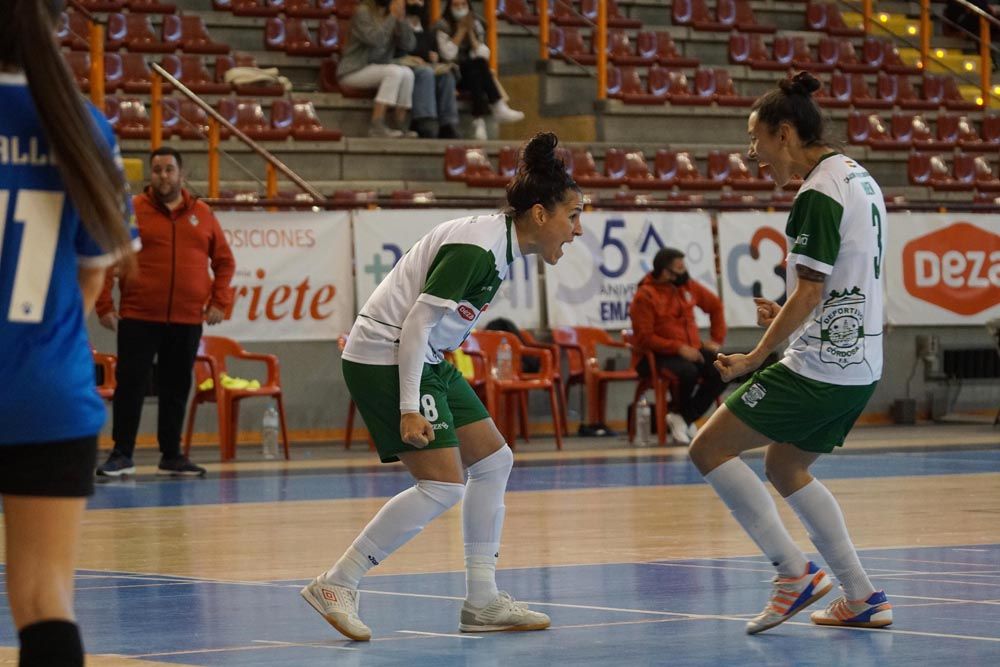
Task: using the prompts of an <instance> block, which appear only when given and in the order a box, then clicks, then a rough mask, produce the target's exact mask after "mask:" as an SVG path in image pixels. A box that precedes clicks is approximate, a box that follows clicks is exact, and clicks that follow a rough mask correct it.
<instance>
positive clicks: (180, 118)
mask: <svg viewBox="0 0 1000 667" xmlns="http://www.w3.org/2000/svg"><path fill="white" fill-rule="evenodd" d="M163 101H164V103H167V102H174V103H176V107H174V108H170V106H173V105H169V106H168V105H166V104H165V105H164V117H166V116H167V114H168V113H176V115H177V122H176V123H174V124H173V125H172V131H171V134H173V135H174V136H179V137H181V138H183V139H205V138H207V137H208V114H207V113H206V112H205V111H204V110H203V109H202V108H201V107H199V106H198V105H197V104H195V103H194V102H192V101H191V100H189V99H187V98H183V99H179V100H178V99H176V98H164V100H163Z"/></svg>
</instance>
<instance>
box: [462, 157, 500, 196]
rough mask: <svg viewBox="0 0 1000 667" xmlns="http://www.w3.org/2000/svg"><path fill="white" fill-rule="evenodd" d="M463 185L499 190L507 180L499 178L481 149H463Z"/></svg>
mask: <svg viewBox="0 0 1000 667" xmlns="http://www.w3.org/2000/svg"><path fill="white" fill-rule="evenodd" d="M465 184H466V185H468V186H471V187H479V188H500V187H503V186H504V185H506V184H507V180H506V179H504V178H503V177H502V176H500V175H499V174H498V173H497V172H496V171H495V170H494V169H493V165H492V164H491V163H490V159H489V157H488V156H487V155H486V151H484V150H483V149H482V148H467V149H465Z"/></svg>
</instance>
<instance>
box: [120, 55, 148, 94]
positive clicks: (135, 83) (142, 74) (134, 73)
mask: <svg viewBox="0 0 1000 667" xmlns="http://www.w3.org/2000/svg"><path fill="white" fill-rule="evenodd" d="M118 56H119V58H121V62H122V79H121V84H120V87H121V89H122V90H124V91H125V92H126V93H142V94H147V93H149V91H150V88H151V87H152V83H151V80H150V79H151V77H152V73H151V72H150V71H149V67H148V66H147V65H146V58H145V57H144V56H143V55H142V54H141V53H120V54H118Z"/></svg>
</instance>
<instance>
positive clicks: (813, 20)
mask: <svg viewBox="0 0 1000 667" xmlns="http://www.w3.org/2000/svg"><path fill="white" fill-rule="evenodd" d="M806 27H808V28H809V29H810V30H818V31H820V32H825V33H827V34H828V35H836V36H839V37H861V36H863V35H864V31H862V30H858V29H857V28H849V27H847V25H846V24H845V23H844V17H843V16H841V14H840V9H838V8H837V5H835V4H832V3H822V2H810V3H809V5H808V6H807V7H806Z"/></svg>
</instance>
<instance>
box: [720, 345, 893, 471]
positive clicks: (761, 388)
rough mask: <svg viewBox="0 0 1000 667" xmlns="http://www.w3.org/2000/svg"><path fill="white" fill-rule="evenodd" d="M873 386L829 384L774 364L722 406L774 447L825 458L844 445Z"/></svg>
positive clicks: (735, 392)
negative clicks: (780, 444)
mask: <svg viewBox="0 0 1000 667" xmlns="http://www.w3.org/2000/svg"><path fill="white" fill-rule="evenodd" d="M877 384H878V383H877V382H873V383H872V384H869V385H836V384H828V383H826V382H819V381H817V380H811V379H809V378H807V377H803V376H801V375H799V374H797V373H793V372H792V371H791V370H789V369H788V367H787V366H785V365H784V364H781V363H776V364H772V365H770V366H768V367H767V368H765V369H763V370H759V371H757V372H756V373H754V374H753V376H752V377H751V378H750V379H749V380H747V381H746V382H745V383H744V384H743V386H741V387H740V388H739V389H737V390H736V391H734V392H733V393H732V394H730V395H729V398H727V399H726V407H727V408H729V411H730V412H732V413H733V414H734V415H736V416H737V417H739V418H740V420H741V421H742V422H744V423H745V424H746V425H747V426H749V427H750V428H752V429H753V430H755V431H757V432H758V433H761V434H762V435H765V436H767V437H768V438H770V439H771V440H773V441H774V442H787V443H790V444H792V445H795V446H796V447H798V448H799V449H802V450H805V451H807V452H817V453H820V454H827V453H829V452H832V451H833V448H834V447H840V446H841V445H843V444H844V439H845V438H847V434H848V433H849V432H850V430H851V428H853V427H854V422H855V421H857V419H858V417H860V416H861V413H862V412H863V411H864V409H865V405H867V404H868V399H870V398H871V397H872V394H873V393H875V385H877Z"/></svg>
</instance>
